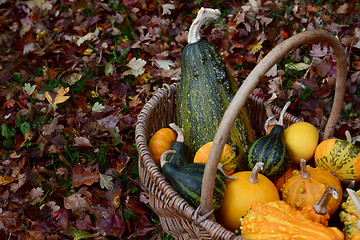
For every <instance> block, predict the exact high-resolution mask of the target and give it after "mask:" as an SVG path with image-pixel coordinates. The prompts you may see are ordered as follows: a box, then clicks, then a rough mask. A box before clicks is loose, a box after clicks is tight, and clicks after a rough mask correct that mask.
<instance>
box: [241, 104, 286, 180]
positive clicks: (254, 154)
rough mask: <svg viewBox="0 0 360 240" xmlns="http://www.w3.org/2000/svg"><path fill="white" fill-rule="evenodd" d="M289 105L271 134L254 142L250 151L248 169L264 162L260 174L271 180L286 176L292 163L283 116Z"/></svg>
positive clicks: (282, 112) (284, 109)
mask: <svg viewBox="0 0 360 240" xmlns="http://www.w3.org/2000/svg"><path fill="white" fill-rule="evenodd" d="M289 103H290V102H288V103H287V104H286V105H285V107H284V108H283V110H282V111H281V113H280V117H279V121H278V123H277V124H275V126H274V127H273V128H272V129H271V132H270V133H269V134H268V135H265V136H262V137H260V138H259V139H257V140H256V141H255V142H253V143H252V145H251V147H250V149H249V151H248V157H247V164H248V167H249V168H251V169H252V168H253V167H254V166H255V164H256V163H257V162H263V163H264V166H263V169H262V170H261V171H260V173H262V174H264V175H265V176H266V177H268V178H270V179H276V178H279V177H281V176H282V175H284V173H285V172H286V171H287V170H288V169H289V168H290V165H291V162H292V160H291V153H290V151H289V150H288V149H287V148H286V145H285V141H284V126H283V116H284V114H285V111H286V109H287V107H288V106H289ZM269 120H271V119H269Z"/></svg>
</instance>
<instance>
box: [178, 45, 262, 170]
mask: <svg viewBox="0 0 360 240" xmlns="http://www.w3.org/2000/svg"><path fill="white" fill-rule="evenodd" d="M237 88H238V86H237V84H236V82H235V81H234V79H233V77H232V76H231V75H230V73H229V72H228V70H227V68H226V66H225V63H224V62H223V61H222V59H221V57H220V55H219V53H218V52H217V50H216V48H215V46H214V45H212V44H211V43H209V42H208V41H205V40H200V41H198V42H196V43H192V44H188V45H187V46H186V47H185V48H184V50H183V52H182V55H181V82H180V85H179V90H178V95H177V101H178V108H177V109H178V125H179V127H181V128H182V130H183V133H184V137H185V144H186V145H187V146H188V147H189V149H190V151H191V153H192V154H195V152H196V151H197V150H198V149H199V148H200V147H201V146H202V145H204V144H205V143H207V142H210V141H212V140H213V139H214V136H215V133H216V131H217V128H218V126H219V124H220V121H221V119H222V117H223V115H224V113H225V111H226V109H227V107H228V105H229V103H230V101H231V100H232V98H233V96H234V95H235V93H236V91H237ZM255 139H256V138H255V132H254V130H253V128H252V126H251V124H250V120H249V117H248V114H247V111H246V109H245V108H243V109H242V110H241V113H240V115H239V117H238V118H237V119H236V121H235V123H234V125H233V127H232V129H231V132H230V135H229V139H228V141H227V143H228V144H229V145H230V146H236V148H237V149H238V151H239V153H238V158H239V161H240V162H241V164H240V169H241V168H242V169H245V168H246V163H245V156H246V154H245V152H246V149H247V148H248V147H249V146H250V144H251V143H252V142H253V141H254V140H255Z"/></svg>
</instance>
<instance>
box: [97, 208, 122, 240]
mask: <svg viewBox="0 0 360 240" xmlns="http://www.w3.org/2000/svg"><path fill="white" fill-rule="evenodd" d="M99 227H100V228H102V229H104V230H105V231H106V233H107V234H108V235H110V236H114V237H118V238H121V236H122V235H123V234H124V232H125V224H124V222H123V221H122V220H121V217H120V216H119V215H118V214H116V213H114V214H113V215H112V216H109V217H107V218H105V219H104V220H102V221H101V222H100V224H99Z"/></svg>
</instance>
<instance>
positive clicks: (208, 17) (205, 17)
mask: <svg viewBox="0 0 360 240" xmlns="http://www.w3.org/2000/svg"><path fill="white" fill-rule="evenodd" d="M220 14H221V13H220V11H219V10H218V9H211V8H203V7H202V8H200V10H199V12H198V14H197V16H196V18H195V20H194V21H193V23H192V24H191V26H190V29H189V34H188V43H189V44H191V43H196V42H198V41H199V40H200V39H201V37H200V28H201V26H202V25H203V24H204V23H205V22H206V21H211V22H212V21H214V20H216V19H218V17H219V16H220Z"/></svg>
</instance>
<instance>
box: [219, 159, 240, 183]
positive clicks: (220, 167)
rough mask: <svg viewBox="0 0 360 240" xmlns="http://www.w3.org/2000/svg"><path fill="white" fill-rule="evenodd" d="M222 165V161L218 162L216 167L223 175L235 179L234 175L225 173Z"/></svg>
mask: <svg viewBox="0 0 360 240" xmlns="http://www.w3.org/2000/svg"><path fill="white" fill-rule="evenodd" d="M223 166H224V164H222V163H219V164H218V169H219V171H220V172H221V173H222V174H223V175H224V177H225V178H226V179H229V180H236V176H229V175H227V174H226V173H225V171H224V168H223Z"/></svg>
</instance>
